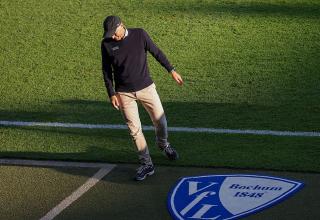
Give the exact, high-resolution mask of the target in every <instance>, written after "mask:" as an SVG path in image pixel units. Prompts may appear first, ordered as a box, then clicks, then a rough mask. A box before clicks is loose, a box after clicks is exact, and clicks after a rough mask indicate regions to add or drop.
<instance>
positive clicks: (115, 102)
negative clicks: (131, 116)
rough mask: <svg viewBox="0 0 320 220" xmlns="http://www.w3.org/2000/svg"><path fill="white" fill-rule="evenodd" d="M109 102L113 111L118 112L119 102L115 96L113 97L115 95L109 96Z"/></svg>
mask: <svg viewBox="0 0 320 220" xmlns="http://www.w3.org/2000/svg"><path fill="white" fill-rule="evenodd" d="M110 102H111V104H112V106H113V107H114V108H115V109H117V110H119V107H120V102H119V100H118V98H117V96H115V95H113V96H111V97H110Z"/></svg>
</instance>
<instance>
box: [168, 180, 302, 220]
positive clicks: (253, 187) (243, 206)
mask: <svg viewBox="0 0 320 220" xmlns="http://www.w3.org/2000/svg"><path fill="white" fill-rule="evenodd" d="M302 187H303V184H302V183H300V182H296V181H292V180H288V179H283V178H277V177H270V176H258V175H242V174H238V175H210V176H198V177H186V178H182V179H181V180H180V181H179V182H178V183H177V184H176V185H175V186H174V188H173V189H172V190H171V192H170V193H169V196H168V209H169V212H170V214H171V216H172V217H173V218H174V219H179V220H180V219H205V220H209V219H210V220H222V219H238V218H241V217H244V216H247V215H250V214H253V213H256V212H258V211H261V210H262V209H265V208H268V207H270V206H272V205H275V204H276V203H278V202H281V201H283V200H284V199H286V198H287V197H289V196H290V195H292V194H294V193H295V192H297V191H298V190H299V189H301V188H302Z"/></svg>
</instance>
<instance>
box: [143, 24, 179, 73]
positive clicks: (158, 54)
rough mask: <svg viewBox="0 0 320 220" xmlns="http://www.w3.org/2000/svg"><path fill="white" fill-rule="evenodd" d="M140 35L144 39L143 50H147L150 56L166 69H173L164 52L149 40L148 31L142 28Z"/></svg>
mask: <svg viewBox="0 0 320 220" xmlns="http://www.w3.org/2000/svg"><path fill="white" fill-rule="evenodd" d="M142 35H143V39H144V46H145V50H147V51H149V52H150V53H151V54H152V56H153V57H154V58H155V59H156V60H157V61H158V62H159V63H160V64H161V65H162V66H163V67H164V68H165V69H166V70H167V71H168V72H171V71H172V70H174V67H173V66H172V65H171V64H170V62H169V60H168V59H167V57H166V56H165V54H164V53H163V52H162V51H161V50H160V49H159V48H158V47H157V45H156V44H155V43H153V41H152V40H151V38H150V37H149V35H148V33H147V32H146V31H145V30H142Z"/></svg>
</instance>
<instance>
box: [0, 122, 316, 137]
mask: <svg viewBox="0 0 320 220" xmlns="http://www.w3.org/2000/svg"><path fill="white" fill-rule="evenodd" d="M0 125H2V126H40V127H61V128H84V129H120V130H124V129H127V126H126V125H117V124H80V123H61V122H24V121H0ZM143 130H145V131H153V130H154V127H153V126H143ZM168 131H174V132H193V133H216V134H252V135H271V136H298V137H320V132H317V131H311V132H308V131H272V130H249V129H245V130H241V129H224V128H188V127H169V128H168Z"/></svg>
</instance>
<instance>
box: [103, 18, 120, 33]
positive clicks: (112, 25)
mask: <svg viewBox="0 0 320 220" xmlns="http://www.w3.org/2000/svg"><path fill="white" fill-rule="evenodd" d="M120 24H121V19H120V18H119V17H118V16H115V15H111V16H108V17H106V19H105V20H104V22H103V28H104V33H103V36H102V37H103V38H111V37H112V35H114V33H115V32H116V29H117V27H119V26H120Z"/></svg>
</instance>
